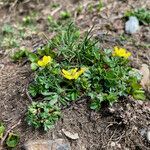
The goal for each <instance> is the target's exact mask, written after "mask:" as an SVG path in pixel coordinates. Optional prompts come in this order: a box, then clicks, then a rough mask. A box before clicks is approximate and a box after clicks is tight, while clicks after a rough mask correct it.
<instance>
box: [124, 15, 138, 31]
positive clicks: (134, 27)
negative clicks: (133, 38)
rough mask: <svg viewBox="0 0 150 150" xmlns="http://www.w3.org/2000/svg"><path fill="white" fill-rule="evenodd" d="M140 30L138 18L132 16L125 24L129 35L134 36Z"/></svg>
mask: <svg viewBox="0 0 150 150" xmlns="http://www.w3.org/2000/svg"><path fill="white" fill-rule="evenodd" d="M139 29H140V26H139V20H138V19H137V17H134V16H131V17H129V20H128V21H127V22H126V24H125V31H126V33H128V34H134V33H136V32H137V31H138V30H139Z"/></svg>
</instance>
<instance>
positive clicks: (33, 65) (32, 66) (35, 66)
mask: <svg viewBox="0 0 150 150" xmlns="http://www.w3.org/2000/svg"><path fill="white" fill-rule="evenodd" d="M37 68H38V65H37V63H31V70H33V71H35V70H36V69H37Z"/></svg>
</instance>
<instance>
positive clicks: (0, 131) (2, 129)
mask: <svg viewBox="0 0 150 150" xmlns="http://www.w3.org/2000/svg"><path fill="white" fill-rule="evenodd" d="M4 132H5V127H4V125H3V123H0V139H2V137H3V134H4Z"/></svg>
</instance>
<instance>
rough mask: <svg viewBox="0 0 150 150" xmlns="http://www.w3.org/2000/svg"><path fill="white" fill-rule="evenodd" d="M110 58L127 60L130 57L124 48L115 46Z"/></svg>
mask: <svg viewBox="0 0 150 150" xmlns="http://www.w3.org/2000/svg"><path fill="white" fill-rule="evenodd" d="M112 56H118V57H124V58H126V59H127V58H128V57H130V56H131V53H130V52H128V51H126V49H124V48H118V47H116V46H115V47H114V51H113V52H112Z"/></svg>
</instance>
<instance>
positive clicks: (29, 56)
mask: <svg viewBox="0 0 150 150" xmlns="http://www.w3.org/2000/svg"><path fill="white" fill-rule="evenodd" d="M28 59H29V60H30V61H31V62H37V61H38V57H37V55H36V54H34V53H30V54H29V55H28Z"/></svg>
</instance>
